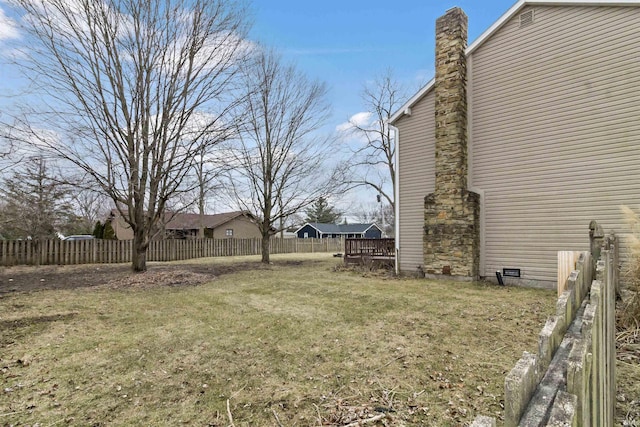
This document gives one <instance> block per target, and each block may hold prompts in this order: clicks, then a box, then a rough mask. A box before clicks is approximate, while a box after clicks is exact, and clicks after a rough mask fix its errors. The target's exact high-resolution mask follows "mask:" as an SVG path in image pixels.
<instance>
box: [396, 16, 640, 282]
mask: <svg viewBox="0 0 640 427" xmlns="http://www.w3.org/2000/svg"><path fill="white" fill-rule="evenodd" d="M531 9H533V10H534V23H533V24H530V25H528V26H525V27H523V28H520V25H519V14H516V15H515V16H514V17H513V18H512V19H511V20H510V21H508V22H507V23H506V24H505V25H504V26H503V27H502V28H501V29H500V30H498V32H497V33H495V34H494V35H493V36H491V37H490V38H489V39H488V40H487V41H486V42H485V43H483V44H482V45H481V46H480V47H479V48H478V49H477V50H475V51H474V52H473V53H472V54H471V55H470V58H469V60H470V62H469V64H468V65H469V70H470V73H469V81H468V94H469V111H470V113H471V115H470V116H469V135H470V146H469V149H470V182H469V184H470V186H472V187H473V188H477V189H481V190H482V191H483V192H484V203H483V206H482V209H483V216H484V236H483V237H484V245H483V248H482V251H483V255H484V268H483V271H484V275H486V276H492V275H493V274H494V273H495V271H497V270H501V269H502V268H503V267H514V268H521V269H522V274H523V278H524V279H525V280H527V279H534V280H543V281H550V282H555V280H556V263H557V261H556V259H557V258H556V251H558V250H584V249H585V248H588V247H589V240H588V225H589V222H590V221H591V220H593V219H595V220H597V221H598V223H600V224H601V225H602V226H603V228H604V229H605V230H614V231H615V232H616V233H617V234H619V235H620V234H622V233H623V232H624V230H626V229H627V227H626V225H625V222H624V220H623V217H622V215H621V212H620V209H619V206H620V205H622V204H626V205H629V206H630V207H632V208H634V209H638V208H640V205H639V200H640V197H639V195H640V148H639V147H640V145H639V141H640V120H639V119H638V118H639V117H640V90H639V88H640V42H639V41H638V36H637V34H638V32H639V31H640V8H639V7H601V6H575V7H571V6H538V5H534V6H531V5H530V6H526V7H525V8H524V9H523V10H522V11H521V12H526V11H528V10H531ZM412 119H413V118H412ZM431 122H432V120H428V122H427V127H428V126H431ZM402 132H403V134H402V136H401V138H402V140H401V141H402V144H403V147H402V148H404V144H405V142H407V141H406V139H405V135H406V134H407V133H409V132H408V131H405V130H404V128H403V129H402ZM414 133H415V131H414ZM408 144H409V147H412V146H413V145H415V143H414V142H412V141H411V140H409V141H408ZM402 148H401V149H402ZM405 150H407V151H409V150H410V148H405ZM412 155H413V154H412ZM421 156H422V155H421ZM407 157H409V156H407V155H406V154H405V156H404V157H401V162H402V159H405V160H404V163H401V170H404V171H405V174H408V173H409V171H407V169H412V168H413V169H417V170H419V169H420V167H419V164H418V163H419V162H417V161H415V160H414V161H413V163H411V162H410V161H408V160H407ZM421 159H424V157H421ZM415 173H419V171H417V172H415ZM425 191H428V190H425ZM401 197H402V196H401ZM401 202H402V198H401ZM409 209H410V211H411V210H414V209H415V207H414V206H413V205H411V206H410V207H409ZM414 215H415V214H414ZM402 226H403V227H406V226H408V227H409V228H410V230H412V232H413V230H415V225H414V223H413V222H410V224H408V225H405V224H402ZM401 230H402V228H401ZM405 230H406V228H405ZM404 233H407V231H405V232H404ZM622 241H623V247H624V238H623V239H622ZM481 267H482V266H481ZM481 274H482V272H481Z"/></svg>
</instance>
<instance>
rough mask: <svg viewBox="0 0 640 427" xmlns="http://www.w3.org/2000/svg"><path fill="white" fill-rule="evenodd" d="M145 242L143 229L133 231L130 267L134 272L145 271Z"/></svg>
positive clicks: (147, 244) (146, 245) (146, 243)
mask: <svg viewBox="0 0 640 427" xmlns="http://www.w3.org/2000/svg"><path fill="white" fill-rule="evenodd" d="M148 246H149V243H148V242H147V239H146V236H145V233H144V230H141V229H136V230H135V231H134V232H133V250H132V253H131V268H132V269H133V271H135V272H143V271H147V247H148Z"/></svg>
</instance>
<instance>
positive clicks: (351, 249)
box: [344, 239, 396, 262]
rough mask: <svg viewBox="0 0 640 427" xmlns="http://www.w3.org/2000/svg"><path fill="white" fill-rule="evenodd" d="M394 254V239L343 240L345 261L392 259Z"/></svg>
mask: <svg viewBox="0 0 640 427" xmlns="http://www.w3.org/2000/svg"><path fill="white" fill-rule="evenodd" d="M395 256H396V249H395V239H346V240H345V242H344V257H345V261H347V262H351V261H353V262H358V261H366V260H393V259H395Z"/></svg>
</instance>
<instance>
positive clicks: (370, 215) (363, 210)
mask: <svg viewBox="0 0 640 427" xmlns="http://www.w3.org/2000/svg"><path fill="white" fill-rule="evenodd" d="M349 213H350V214H351V216H352V217H353V218H354V219H355V220H356V221H358V222H360V223H363V224H369V223H375V224H376V225H378V226H379V227H380V228H382V230H383V232H384V234H385V235H387V236H393V235H394V222H395V211H394V210H393V209H392V208H391V205H389V204H386V203H382V202H379V203H366V204H360V205H359V206H356V207H354V208H353V209H352V210H351V211H350V212H349Z"/></svg>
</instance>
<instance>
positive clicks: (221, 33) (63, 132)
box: [5, 0, 249, 271]
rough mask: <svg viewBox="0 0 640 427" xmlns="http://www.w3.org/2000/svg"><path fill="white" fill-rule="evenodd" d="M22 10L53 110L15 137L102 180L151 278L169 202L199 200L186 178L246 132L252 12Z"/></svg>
mask: <svg viewBox="0 0 640 427" xmlns="http://www.w3.org/2000/svg"><path fill="white" fill-rule="evenodd" d="M15 3H17V4H18V5H19V6H20V7H21V9H22V10H23V11H24V15H23V19H22V22H23V24H24V26H25V30H26V31H27V32H28V34H29V35H30V36H31V37H30V38H29V39H27V40H28V41H29V43H30V45H29V49H30V50H29V52H27V53H28V54H30V59H31V61H29V62H28V65H26V67H27V69H26V71H27V72H28V76H29V77H30V78H31V79H32V80H33V81H34V82H36V84H37V87H38V88H39V89H40V91H41V92H42V93H43V101H42V102H43V103H46V105H45V107H44V108H43V109H40V111H38V113H39V116H38V117H39V118H40V119H41V121H40V122H37V123H34V121H33V120H34V117H33V116H28V117H26V118H25V119H24V120H16V121H15V122H14V123H13V124H12V127H11V132H9V133H8V134H6V135H5V137H7V138H8V139H9V140H14V141H15V140H24V141H29V142H34V140H35V143H36V145H38V147H39V148H42V149H45V150H46V151H47V152H48V153H51V154H55V155H57V156H59V157H61V158H62V159H65V160H67V161H69V162H71V163H73V164H74V165H75V166H76V167H78V168H80V169H81V170H82V171H83V172H85V173H86V174H87V175H88V176H89V177H91V178H92V179H93V180H94V181H95V182H96V184H97V185H98V186H99V187H100V188H101V189H102V191H103V192H104V193H105V194H107V195H108V196H109V197H110V198H111V200H112V201H113V203H114V205H115V206H116V208H117V209H118V210H119V212H120V214H121V215H122V217H123V218H124V220H125V221H126V222H127V223H128V224H129V226H130V227H131V229H132V231H133V236H134V237H133V246H134V250H133V254H132V259H133V261H132V267H133V270H134V271H144V270H146V250H147V247H148V244H149V239H150V233H151V232H152V230H154V229H155V228H156V225H157V223H158V222H159V221H161V219H162V218H163V216H164V215H163V214H164V212H165V208H166V204H167V202H168V201H169V200H170V199H172V198H174V197H177V196H178V195H180V194H182V193H183V192H186V191H191V190H192V189H193V184H192V182H193V181H189V180H186V179H185V177H186V176H187V175H188V174H189V173H191V171H192V170H193V166H194V162H195V159H196V157H197V155H198V153H200V152H202V150H203V149H206V150H208V149H209V147H210V146H211V145H214V144H216V143H218V142H219V140H220V138H222V139H224V138H226V135H227V132H225V130H226V129H231V128H232V127H233V126H234V125H235V123H233V121H232V119H231V118H230V117H229V113H230V111H232V110H233V108H234V107H235V102H236V100H237V98H236V97H235V92H234V89H236V88H235V86H234V84H235V82H236V79H235V78H236V76H237V71H238V67H239V65H240V64H241V63H242V62H243V60H244V59H243V56H245V55H246V54H247V53H248V51H249V49H248V47H247V44H246V42H245V41H244V36H245V34H246V30H247V26H246V24H245V20H244V16H245V13H244V10H243V9H242V8H241V7H240V6H238V5H237V4H236V3H234V2H231V1H225V0H164V1H152V0H105V1H95V0H39V1H36V2H34V1H31V0H15ZM42 129H53V130H55V133H54V134H53V136H52V133H51V132H45V133H44V135H43V133H42V132H41V130H42ZM212 135H217V136H219V138H218V137H212Z"/></svg>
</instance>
